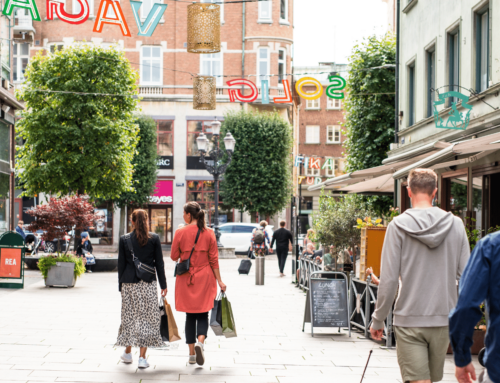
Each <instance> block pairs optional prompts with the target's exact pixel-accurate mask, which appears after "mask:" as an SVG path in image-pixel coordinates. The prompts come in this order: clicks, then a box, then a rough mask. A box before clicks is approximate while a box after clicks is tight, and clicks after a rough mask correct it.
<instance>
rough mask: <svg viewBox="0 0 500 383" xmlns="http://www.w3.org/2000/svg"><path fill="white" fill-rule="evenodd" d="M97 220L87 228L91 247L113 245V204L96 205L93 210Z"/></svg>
mask: <svg viewBox="0 0 500 383" xmlns="http://www.w3.org/2000/svg"><path fill="white" fill-rule="evenodd" d="M95 214H96V215H97V217H98V218H97V219H96V221H95V222H94V226H92V227H90V228H89V236H90V242H91V243H92V244H93V245H112V244H113V204H112V203H111V202H108V203H105V204H102V205H98V206H97V207H96V209H95Z"/></svg>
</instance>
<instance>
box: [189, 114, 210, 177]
mask: <svg viewBox="0 0 500 383" xmlns="http://www.w3.org/2000/svg"><path fill="white" fill-rule="evenodd" d="M212 122H213V120H210V121H188V123H187V169H205V164H203V163H201V162H200V160H199V158H200V152H199V151H198V144H197V143H196V139H197V138H198V136H199V135H200V133H205V135H206V136H207V139H208V140H209V142H208V147H207V151H208V152H210V151H211V150H212V149H213V148H214V143H213V142H212Z"/></svg>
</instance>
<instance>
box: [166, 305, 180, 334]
mask: <svg viewBox="0 0 500 383" xmlns="http://www.w3.org/2000/svg"><path fill="white" fill-rule="evenodd" d="M163 305H164V307H165V314H166V315H167V318H168V337H169V342H175V341H177V340H181V336H180V335H179V329H178V328H177V324H176V323H175V318H174V314H173V313H172V308H171V307H170V305H169V304H168V303H167V299H166V298H163Z"/></svg>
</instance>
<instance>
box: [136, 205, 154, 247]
mask: <svg viewBox="0 0 500 383" xmlns="http://www.w3.org/2000/svg"><path fill="white" fill-rule="evenodd" d="M132 222H133V223H134V226H135V235H136V237H137V241H138V242H139V245H141V246H146V244H147V243H148V239H149V238H150V234H149V224H148V222H149V220H148V212H147V211H146V210H142V209H137V210H134V212H133V213H132Z"/></svg>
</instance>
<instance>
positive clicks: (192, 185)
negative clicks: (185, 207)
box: [186, 181, 234, 224]
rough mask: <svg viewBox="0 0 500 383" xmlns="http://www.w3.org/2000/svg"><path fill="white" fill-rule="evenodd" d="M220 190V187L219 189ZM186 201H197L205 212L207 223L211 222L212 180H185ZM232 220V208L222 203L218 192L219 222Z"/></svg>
mask: <svg viewBox="0 0 500 383" xmlns="http://www.w3.org/2000/svg"><path fill="white" fill-rule="evenodd" d="M219 192H220V189H219ZM186 199H187V201H188V202H191V201H194V202H198V203H199V204H200V206H201V208H202V209H203V210H205V211H206V212H207V216H206V217H205V218H206V219H207V223H210V224H213V219H214V216H215V184H214V181H187V198H186ZM227 222H234V210H233V209H231V208H230V207H228V206H225V205H224V202H223V201H222V198H221V195H220V194H219V224H223V223H227Z"/></svg>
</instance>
